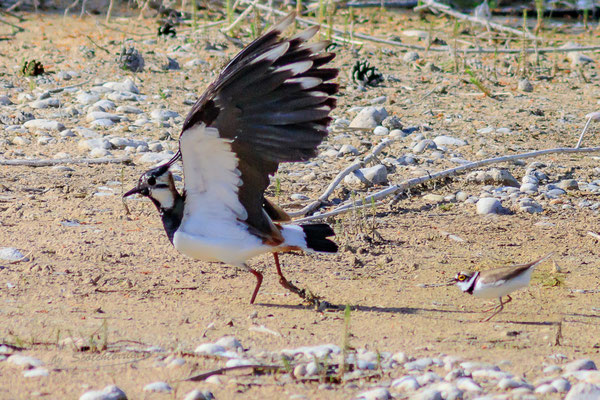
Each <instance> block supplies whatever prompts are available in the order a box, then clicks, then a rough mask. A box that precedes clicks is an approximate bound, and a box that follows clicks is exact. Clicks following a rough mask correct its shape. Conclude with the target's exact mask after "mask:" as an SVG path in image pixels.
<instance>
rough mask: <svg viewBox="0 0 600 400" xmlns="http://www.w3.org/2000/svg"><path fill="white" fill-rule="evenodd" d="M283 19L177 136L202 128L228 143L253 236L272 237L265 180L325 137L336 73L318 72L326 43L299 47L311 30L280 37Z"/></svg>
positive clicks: (306, 155) (241, 57)
mask: <svg viewBox="0 0 600 400" xmlns="http://www.w3.org/2000/svg"><path fill="white" fill-rule="evenodd" d="M294 18H295V14H290V15H288V16H287V17H285V18H284V19H283V20H282V21H280V22H279V23H277V24H276V25H275V26H274V27H272V28H271V29H270V30H269V31H268V32H267V33H265V34H264V35H263V36H261V37H260V38H258V39H256V40H255V41H253V42H252V43H250V44H249V45H248V46H247V47H246V48H245V49H244V50H242V51H241V52H240V53H239V54H238V55H237V56H236V57H234V58H233V59H232V60H231V62H229V64H228V65H227V66H226V67H225V69H224V70H223V71H222V72H221V74H220V75H219V77H218V78H217V79H216V81H215V82H213V83H212V84H211V85H210V86H209V87H208V89H207V90H206V92H205V93H204V94H203V95H202V96H201V98H200V99H199V100H198V101H197V102H196V104H194V106H193V107H192V110H191V111H190V113H189V114H188V116H187V118H186V120H185V122H184V124H183V131H182V135H185V134H186V131H187V130H188V129H189V128H191V127H192V126H194V125H196V124H198V123H205V124H206V125H207V126H210V127H215V128H217V129H218V131H219V135H220V136H221V137H223V138H227V139H230V140H231V148H232V151H234V152H235V153H236V155H237V157H238V160H239V165H238V169H239V170H240V172H241V178H242V181H243V183H242V185H241V186H240V187H239V190H238V198H239V200H240V203H241V204H242V205H243V206H244V208H245V209H246V211H247V213H248V218H247V220H246V222H247V223H248V225H250V227H251V228H253V229H252V230H253V232H255V233H258V234H261V235H263V236H265V237H269V236H270V235H272V233H273V223H272V221H271V219H270V218H269V216H274V215H275V214H277V213H275V212H274V211H273V207H271V206H270V203H268V202H267V201H266V199H265V198H264V191H265V189H266V188H267V186H268V185H269V175H272V174H274V173H275V172H276V171H277V167H278V164H279V163H281V162H294V161H306V160H308V159H310V158H311V157H314V156H315V155H316V153H317V146H318V145H319V144H320V143H321V142H322V140H323V138H324V137H325V136H326V135H327V124H328V123H329V121H330V118H329V114H330V112H331V110H332V109H333V108H334V107H335V104H336V101H335V99H334V98H333V97H332V95H334V94H335V93H336V92H337V90H338V85H337V84H335V83H332V82H329V81H331V80H332V79H334V78H335V77H336V76H337V74H338V70H337V69H334V68H321V67H322V66H324V65H326V64H327V63H328V62H330V61H331V60H332V59H333V58H334V57H335V54H333V53H327V52H323V50H324V49H325V47H326V46H327V44H328V42H316V43H310V44H308V43H307V40H309V39H310V38H312V37H313V36H314V35H315V34H316V33H317V31H318V27H311V28H308V29H306V30H305V31H302V32H300V33H298V34H296V35H295V36H293V37H291V38H284V37H282V33H283V30H284V29H285V28H287V27H288V26H289V25H290V24H291V23H292V22H293V21H294Z"/></svg>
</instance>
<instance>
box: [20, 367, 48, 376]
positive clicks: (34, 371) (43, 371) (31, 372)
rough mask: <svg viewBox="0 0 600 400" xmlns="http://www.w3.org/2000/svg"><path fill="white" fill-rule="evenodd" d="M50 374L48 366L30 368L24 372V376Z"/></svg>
mask: <svg viewBox="0 0 600 400" xmlns="http://www.w3.org/2000/svg"><path fill="white" fill-rule="evenodd" d="M48 375H50V373H49V372H48V370H47V369H46V368H34V369H28V370H27V371H24V372H23V377H25V378H39V377H43V376H48Z"/></svg>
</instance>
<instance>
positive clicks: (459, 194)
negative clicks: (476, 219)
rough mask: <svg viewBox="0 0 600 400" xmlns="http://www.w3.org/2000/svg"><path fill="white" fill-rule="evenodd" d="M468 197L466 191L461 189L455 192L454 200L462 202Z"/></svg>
mask: <svg viewBox="0 0 600 400" xmlns="http://www.w3.org/2000/svg"><path fill="white" fill-rule="evenodd" d="M468 198H469V194H468V193H466V192H463V191H462V190H461V191H458V192H456V201H461V202H462V201H465V200H467V199H468Z"/></svg>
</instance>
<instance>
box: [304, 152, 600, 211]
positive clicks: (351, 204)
mask: <svg viewBox="0 0 600 400" xmlns="http://www.w3.org/2000/svg"><path fill="white" fill-rule="evenodd" d="M598 152H600V147H584V148H572V147H558V148H554V149H545V150H537V151H531V152H529V153H522V154H513V155H510V156H502V157H495V158H488V159H485V160H481V161H474V162H471V163H468V164H464V165H461V166H459V167H455V168H450V169H446V170H443V171H440V172H436V173H433V174H429V175H426V176H420V177H418V178H413V179H409V180H406V181H404V182H402V183H400V184H398V185H391V186H388V187H387V188H385V189H383V190H380V191H379V192H376V193H373V194H371V195H369V196H366V197H365V198H363V199H360V200H356V201H347V202H345V203H344V204H342V205H340V206H339V207H337V208H335V209H334V210H332V211H330V212H327V213H323V214H320V215H314V216H311V217H307V218H302V219H299V220H295V221H294V222H307V221H313V220H316V219H323V218H327V217H329V216H332V215H338V214H342V213H345V212H347V211H351V210H352V209H353V208H355V207H357V206H363V205H365V206H369V205H370V203H372V202H373V201H379V200H381V199H383V198H385V197H388V196H391V195H393V194H396V193H398V192H403V191H406V190H408V189H410V188H412V187H415V186H418V185H421V184H423V183H425V182H428V181H431V180H435V179H440V178H444V177H447V176H453V175H457V174H459V173H461V172H464V171H469V170H472V169H475V168H480V167H483V166H486V165H492V164H499V163H503V162H507V161H513V160H520V159H525V158H534V157H540V156H543V155H547V154H571V153H598Z"/></svg>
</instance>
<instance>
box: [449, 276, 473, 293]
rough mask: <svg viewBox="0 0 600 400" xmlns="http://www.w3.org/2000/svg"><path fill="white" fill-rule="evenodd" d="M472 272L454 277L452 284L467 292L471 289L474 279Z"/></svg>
mask: <svg viewBox="0 0 600 400" xmlns="http://www.w3.org/2000/svg"><path fill="white" fill-rule="evenodd" d="M473 275H474V274H473V273H472V272H459V273H458V274H456V276H455V277H454V280H453V281H452V283H454V284H456V286H458V287H459V288H460V290H462V291H463V292H466V291H468V290H469V288H470V287H471V283H472V282H471V279H472V278H473Z"/></svg>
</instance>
